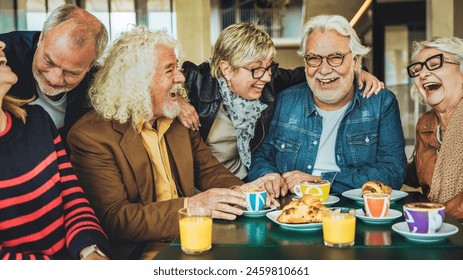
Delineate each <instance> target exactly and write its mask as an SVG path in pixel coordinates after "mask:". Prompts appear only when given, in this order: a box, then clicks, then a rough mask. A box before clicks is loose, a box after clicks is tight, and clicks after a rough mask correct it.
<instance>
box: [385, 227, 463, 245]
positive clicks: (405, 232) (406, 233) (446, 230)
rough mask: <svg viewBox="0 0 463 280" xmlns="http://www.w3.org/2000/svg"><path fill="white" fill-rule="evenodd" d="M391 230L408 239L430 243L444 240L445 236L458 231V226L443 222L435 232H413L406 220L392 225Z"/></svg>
mask: <svg viewBox="0 0 463 280" xmlns="http://www.w3.org/2000/svg"><path fill="white" fill-rule="evenodd" d="M392 230H393V231H395V232H397V233H398V234H400V235H402V236H403V237H405V238H406V239H408V240H411V241H415V242H422V243H431V242H438V241H442V240H444V239H445V238H446V237H447V236H450V235H454V234H455V233H457V232H458V228H457V227H456V226H454V225H451V224H447V223H443V224H442V227H441V228H440V230H439V231H438V232H436V233H431V234H425V233H413V232H410V229H409V228H408V225H407V222H400V223H397V224H394V225H392Z"/></svg>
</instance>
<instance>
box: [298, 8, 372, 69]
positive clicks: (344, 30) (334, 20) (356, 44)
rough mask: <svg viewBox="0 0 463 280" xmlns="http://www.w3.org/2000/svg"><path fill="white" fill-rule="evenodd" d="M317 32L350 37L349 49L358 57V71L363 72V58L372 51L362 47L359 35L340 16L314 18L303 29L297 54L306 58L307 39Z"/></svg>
mask: <svg viewBox="0 0 463 280" xmlns="http://www.w3.org/2000/svg"><path fill="white" fill-rule="evenodd" d="M315 30H321V31H325V30H335V31H336V32H338V33H339V35H341V36H345V37H349V47H350V50H351V51H352V56H357V57H358V63H359V68H358V71H361V69H362V58H363V56H365V55H366V54H367V53H368V52H369V51H370V48H369V47H366V46H363V45H362V43H361V42H360V39H359V37H358V36H357V33H356V32H355V30H354V29H353V28H352V26H350V24H349V22H348V21H347V19H346V18H344V17H342V16H338V15H319V16H315V17H312V18H311V19H310V20H309V21H308V22H306V23H305V24H304V27H303V28H302V38H301V44H300V47H299V51H298V52H297V53H298V54H299V55H300V56H302V57H304V55H305V51H306V46H307V37H309V35H310V34H311V33H312V32H313V31H315Z"/></svg>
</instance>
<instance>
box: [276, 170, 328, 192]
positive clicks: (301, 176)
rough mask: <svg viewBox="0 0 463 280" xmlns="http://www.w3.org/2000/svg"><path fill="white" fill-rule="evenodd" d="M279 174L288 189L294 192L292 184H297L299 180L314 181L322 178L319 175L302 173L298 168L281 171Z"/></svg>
mask: <svg viewBox="0 0 463 280" xmlns="http://www.w3.org/2000/svg"><path fill="white" fill-rule="evenodd" d="M281 176H282V177H283V179H284V180H285V183H286V185H287V186H288V189H289V191H290V192H292V193H294V190H293V188H294V186H295V185H299V184H300V183H301V182H304V181H316V180H317V181H318V180H321V179H322V178H321V177H320V176H312V175H310V174H308V173H304V172H302V171H299V170H294V171H289V172H286V173H283V175H281Z"/></svg>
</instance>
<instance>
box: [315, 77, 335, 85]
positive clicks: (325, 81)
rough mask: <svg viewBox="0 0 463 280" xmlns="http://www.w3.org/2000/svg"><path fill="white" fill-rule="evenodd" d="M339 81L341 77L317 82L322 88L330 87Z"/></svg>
mask: <svg viewBox="0 0 463 280" xmlns="http://www.w3.org/2000/svg"><path fill="white" fill-rule="evenodd" d="M338 79H339V77H337V78H329V79H328V78H324V79H317V80H318V82H319V83H320V84H321V85H322V86H329V85H331V84H333V83H335V82H336V81H337V80H338Z"/></svg>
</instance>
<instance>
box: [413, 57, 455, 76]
mask: <svg viewBox="0 0 463 280" xmlns="http://www.w3.org/2000/svg"><path fill="white" fill-rule="evenodd" d="M444 62H447V63H450V64H457V65H459V64H460V63H459V62H458V61H452V60H450V58H448V57H446V56H444V54H442V53H440V54H436V55H433V56H431V57H428V58H427V59H426V60H425V61H424V62H415V63H412V64H410V65H408V66H407V72H408V76H409V77H410V78H414V77H417V76H418V75H420V73H421V70H423V66H425V67H426V68H427V69H428V70H429V71H432V70H436V69H438V68H441V67H442V65H443V64H444Z"/></svg>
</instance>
